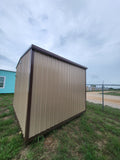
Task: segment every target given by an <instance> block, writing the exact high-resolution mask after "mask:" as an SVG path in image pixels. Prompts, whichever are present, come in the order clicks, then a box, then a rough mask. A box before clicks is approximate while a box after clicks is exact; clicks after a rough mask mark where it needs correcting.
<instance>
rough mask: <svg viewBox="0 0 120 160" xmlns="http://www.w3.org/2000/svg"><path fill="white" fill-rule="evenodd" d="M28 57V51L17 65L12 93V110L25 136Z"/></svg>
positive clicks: (29, 53)
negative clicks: (13, 91) (13, 92)
mask: <svg viewBox="0 0 120 160" xmlns="http://www.w3.org/2000/svg"><path fill="white" fill-rule="evenodd" d="M30 57H31V51H29V52H28V53H27V54H26V55H25V56H24V57H23V58H22V59H21V61H20V63H19V65H18V66H17V72H16V82H15V94H14V110H15V113H16V115H17V118H18V121H19V123H20V127H21V129H22V132H23V136H24V137H25V124H26V114H27V102H28V89H29V75H30Z"/></svg>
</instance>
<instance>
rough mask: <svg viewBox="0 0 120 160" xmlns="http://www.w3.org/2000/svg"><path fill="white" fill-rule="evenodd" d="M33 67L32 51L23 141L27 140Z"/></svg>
mask: <svg viewBox="0 0 120 160" xmlns="http://www.w3.org/2000/svg"><path fill="white" fill-rule="evenodd" d="M33 66H34V54H33V50H31V59H30V76H29V89H28V103H27V115H26V126H25V141H27V140H28V139H29V129H30V112H31V100H32V84H33Z"/></svg>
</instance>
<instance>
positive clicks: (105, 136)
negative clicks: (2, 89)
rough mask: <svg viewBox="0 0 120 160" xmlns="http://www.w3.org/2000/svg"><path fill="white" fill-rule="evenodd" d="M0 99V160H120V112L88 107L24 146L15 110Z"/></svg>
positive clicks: (5, 99) (6, 97)
mask: <svg viewBox="0 0 120 160" xmlns="http://www.w3.org/2000/svg"><path fill="white" fill-rule="evenodd" d="M12 101H13V94H1V95H0V159H1V160H10V159H14V160H15V159H16V160H61V159H62V160H113V159H116V160H120V110H119V109H113V108H110V107H108V106H105V110H104V111H102V106H101V105H99V104H94V103H88V102H87V110H86V112H85V113H84V114H83V115H81V116H80V117H79V118H77V119H75V120H73V121H71V122H70V123H68V124H66V125H63V126H62V127H61V128H59V129H56V130H53V131H52V132H50V133H49V134H48V135H47V136H45V137H44V136H41V137H37V138H35V139H34V140H33V141H32V142H30V143H29V144H28V145H25V144H24V140H23V138H22V136H21V135H20V134H19V131H20V129H19V126H18V125H17V122H16V120H15V116H14V110H13V106H12Z"/></svg>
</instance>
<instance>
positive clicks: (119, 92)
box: [104, 91, 120, 96]
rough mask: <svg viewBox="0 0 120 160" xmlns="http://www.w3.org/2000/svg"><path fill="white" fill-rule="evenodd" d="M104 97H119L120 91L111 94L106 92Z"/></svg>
mask: <svg viewBox="0 0 120 160" xmlns="http://www.w3.org/2000/svg"><path fill="white" fill-rule="evenodd" d="M104 94H105V95H112V96H120V91H113V92H108V93H104Z"/></svg>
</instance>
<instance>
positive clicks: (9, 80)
mask: <svg viewBox="0 0 120 160" xmlns="http://www.w3.org/2000/svg"><path fill="white" fill-rule="evenodd" d="M15 75H16V72H14V71H9V70H3V69H0V93H14V89H15Z"/></svg>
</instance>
